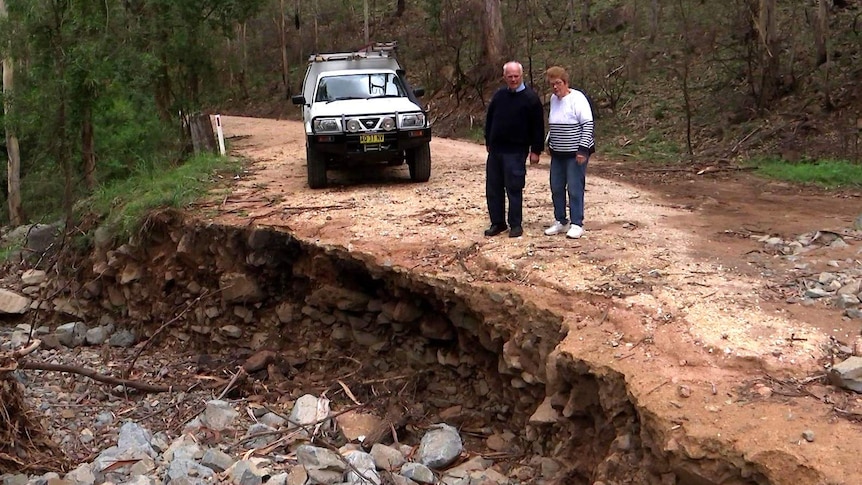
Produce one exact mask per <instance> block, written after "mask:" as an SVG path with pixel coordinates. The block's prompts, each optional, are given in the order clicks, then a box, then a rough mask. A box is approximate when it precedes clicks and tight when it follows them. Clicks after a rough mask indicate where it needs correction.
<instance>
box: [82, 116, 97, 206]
mask: <svg viewBox="0 0 862 485" xmlns="http://www.w3.org/2000/svg"><path fill="white" fill-rule="evenodd" d="M82 118H83V119H82V120H81V162H82V165H83V167H84V183H85V184H86V185H87V189H88V190H90V191H92V190H94V189H95V188H96V151H95V148H94V145H95V143H94V140H93V139H94V133H93V109H92V107H91V106H90V103H89V102H86V105H85V106H84V110H83V113H82Z"/></svg>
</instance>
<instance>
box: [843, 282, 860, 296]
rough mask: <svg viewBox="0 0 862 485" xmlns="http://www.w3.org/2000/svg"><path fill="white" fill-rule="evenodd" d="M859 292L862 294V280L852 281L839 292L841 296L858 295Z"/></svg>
mask: <svg viewBox="0 0 862 485" xmlns="http://www.w3.org/2000/svg"><path fill="white" fill-rule="evenodd" d="M859 292H862V279H857V280H852V281H850V282H848V283H846V284H845V285H844V286H842V287H841V288H838V291H837V293H838V294H839V295H858V294H859Z"/></svg>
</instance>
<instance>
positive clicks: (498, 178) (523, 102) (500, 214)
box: [485, 61, 545, 237]
mask: <svg viewBox="0 0 862 485" xmlns="http://www.w3.org/2000/svg"><path fill="white" fill-rule="evenodd" d="M503 79H504V80H505V81H506V86H505V87H502V88H500V89H499V90H498V91H497V92H496V93H494V96H493V97H492V98H491V102H490V103H489V104H488V114H487V116H486V117H485V146H486V148H487V150H488V161H487V163H486V166H485V198H486V200H487V202H488V215H489V216H490V218H491V226H490V227H489V228H488V229H486V230H485V235H486V236H488V237H491V236H496V235H497V234H500V233H502V232H504V231H505V230H506V229H507V226H506V222H508V223H509V226H508V229H509V237H520V236H521V235H523V234H524V230H523V228H522V227H521V223H522V212H523V192H524V185H525V183H526V178H527V157H528V156H529V158H530V163H531V164H536V163H539V154H541V153H542V147H543V145H544V131H545V125H544V112H543V111H542V102H541V101H540V100H539V96H538V95H536V93H535V92H534V91H533V90H532V89H530V88H528V87H527V86H526V85H525V84H524V68H523V66H521V64H520V63H519V62H515V61H511V62H507V63H506V64H505V65H503ZM506 197H508V198H509V214H508V218H506V217H505V216H506Z"/></svg>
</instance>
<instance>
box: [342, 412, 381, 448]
mask: <svg viewBox="0 0 862 485" xmlns="http://www.w3.org/2000/svg"><path fill="white" fill-rule="evenodd" d="M335 421H336V422H337V423H338V427H339V428H340V429H341V432H342V434H344V437H345V438H347V440H349V441H361V439H364V438H365V437H366V436H368V435H370V434H371V433H372V432H374V430H375V429H376V428H377V427H378V426H380V423H382V420H381V419H380V418H379V417H377V416H375V415H373V414H369V413H360V412H357V411H349V412H346V413H344V414H339V415H338V416H336V417H335ZM372 449H373V448H372Z"/></svg>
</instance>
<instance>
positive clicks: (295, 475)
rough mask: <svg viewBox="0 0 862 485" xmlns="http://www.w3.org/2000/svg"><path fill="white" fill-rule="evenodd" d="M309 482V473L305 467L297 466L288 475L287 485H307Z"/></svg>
mask: <svg viewBox="0 0 862 485" xmlns="http://www.w3.org/2000/svg"><path fill="white" fill-rule="evenodd" d="M306 482H308V473H307V472H306V471H305V467H302V466H295V467H293V468H291V469H290V472H289V473H288V474H287V485H305V484H306Z"/></svg>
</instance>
